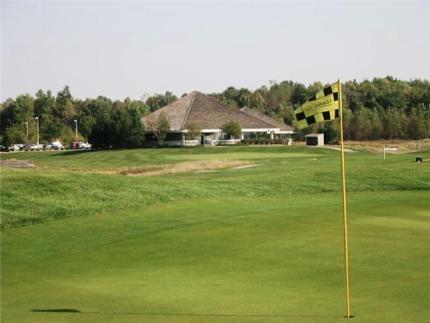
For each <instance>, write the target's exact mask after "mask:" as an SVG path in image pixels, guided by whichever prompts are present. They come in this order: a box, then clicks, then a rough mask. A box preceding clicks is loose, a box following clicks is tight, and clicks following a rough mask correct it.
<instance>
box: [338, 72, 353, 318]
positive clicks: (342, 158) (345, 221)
mask: <svg viewBox="0 0 430 323" xmlns="http://www.w3.org/2000/svg"><path fill="white" fill-rule="evenodd" d="M337 82H338V86H339V110H340V113H339V119H340V164H341V172H342V198H343V238H344V239H343V241H344V258H345V299H346V317H347V318H351V317H353V316H352V315H351V303H350V295H349V252H348V214H347V204H346V181H345V151H344V147H343V110H342V84H341V82H340V79H338V80H337Z"/></svg>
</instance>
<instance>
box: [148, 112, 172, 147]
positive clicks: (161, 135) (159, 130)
mask: <svg viewBox="0 0 430 323" xmlns="http://www.w3.org/2000/svg"><path fill="white" fill-rule="evenodd" d="M148 124H149V129H150V130H151V131H153V132H154V135H155V137H157V140H158V144H159V145H160V146H162V145H163V141H164V139H165V138H166V136H167V134H168V133H169V131H170V121H169V117H168V116H167V114H166V113H164V112H161V113H160V114H159V115H158V117H157V118H156V119H155V120H153V119H149V120H148Z"/></svg>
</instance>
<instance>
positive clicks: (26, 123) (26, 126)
mask: <svg viewBox="0 0 430 323" xmlns="http://www.w3.org/2000/svg"><path fill="white" fill-rule="evenodd" d="M24 123H25V128H26V130H27V142H26V143H27V144H28V122H27V121H26V122H24Z"/></svg>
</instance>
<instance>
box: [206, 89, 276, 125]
mask: <svg viewBox="0 0 430 323" xmlns="http://www.w3.org/2000/svg"><path fill="white" fill-rule="evenodd" d="M207 97H209V98H210V99H212V100H213V101H216V102H218V103H220V104H224V105H225V106H227V107H229V108H232V109H234V110H236V111H237V112H239V113H241V114H244V115H246V116H247V117H250V118H252V119H254V120H256V121H259V122H263V123H265V124H266V126H269V127H267V128H273V127H275V125H273V124H270V123H268V122H266V121H264V120H261V119H260V118H257V117H254V116H253V115H250V114H248V113H246V112H244V111H242V110H241V109H242V108H235V107H233V106H231V105H229V104H227V103H222V102H221V101H220V100H218V99H217V98H215V97H213V96H211V95H207ZM244 108H246V106H245V107H244Z"/></svg>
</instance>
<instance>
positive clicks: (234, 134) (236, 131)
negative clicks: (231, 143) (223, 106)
mask: <svg viewBox="0 0 430 323" xmlns="http://www.w3.org/2000/svg"><path fill="white" fill-rule="evenodd" d="M222 131H223V132H224V133H226V134H227V136H228V137H229V138H230V139H231V138H233V139H234V138H239V136H240V134H241V132H242V129H241V128H240V126H239V124H238V123H237V122H235V121H229V122H227V123H226V124H225V125H224V126H223V127H222Z"/></svg>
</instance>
